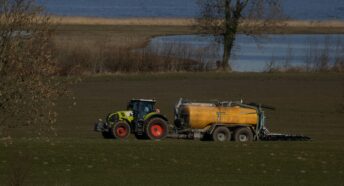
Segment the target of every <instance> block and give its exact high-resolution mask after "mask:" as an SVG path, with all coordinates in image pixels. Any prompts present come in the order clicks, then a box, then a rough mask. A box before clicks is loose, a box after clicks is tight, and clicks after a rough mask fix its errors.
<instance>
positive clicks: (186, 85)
mask: <svg viewBox="0 0 344 186" xmlns="http://www.w3.org/2000/svg"><path fill="white" fill-rule="evenodd" d="M343 82H344V76H343V75H342V74H315V73H314V74H313V73H308V74H300V73H299V74H255V73H252V74H251V73H248V74H246V73H238V74H235V73H234V74H227V73H161V74H132V75H125V74H123V75H102V76H94V77H88V78H86V79H84V80H83V82H81V83H80V84H77V85H75V86H73V87H72V88H73V90H74V92H75V97H76V105H75V106H73V104H72V103H71V102H70V100H67V99H63V100H60V101H59V103H58V105H57V111H58V112H59V118H58V123H57V124H56V132H57V134H58V136H55V137H51V138H50V140H49V141H43V140H37V139H35V138H30V129H28V128H23V129H20V130H17V129H13V130H12V134H13V137H14V138H15V140H14V144H13V145H11V146H9V147H4V146H3V145H1V146H0V152H1V153H0V180H1V182H0V185H6V184H7V183H8V182H10V178H12V177H15V178H20V177H23V181H24V183H26V184H27V185H99V184H101V185H114V184H115V185H124V184H126V185H137V184H140V185H177V184H178V185H215V184H216V185H229V184H236V185H248V184H250V185H277V184H278V185H291V184H292V185H341V183H343V181H344V180H343V174H344V173H343V171H344V169H343V165H344V162H343V158H342V156H343V155H344V150H343V148H342V145H343V143H344V127H343V123H344V84H343ZM133 97H136V98H156V99H157V100H158V107H159V108H160V109H161V111H162V112H163V113H165V114H166V115H167V116H168V118H169V119H170V120H172V119H173V105H174V103H175V102H176V101H177V99H178V98H180V97H184V98H190V99H196V100H197V99H200V100H209V99H220V100H240V99H244V101H247V102H250V101H254V102H258V103H264V104H267V105H272V106H275V107H276V108H277V110H276V111H274V112H270V111H269V112H267V113H266V114H267V116H268V121H267V122H268V128H269V129H270V130H271V131H273V132H283V133H293V134H304V135H307V136H310V137H312V138H313V141H310V142H254V143H248V144H237V143H230V142H229V143H213V142H200V141H185V140H165V141H160V142H152V141H139V140H136V139H134V138H131V139H129V140H128V141H124V142H120V141H113V140H105V139H102V137H101V135H100V134H99V133H96V132H93V131H92V129H93V123H94V122H95V121H96V120H97V119H98V118H100V117H104V116H105V115H106V114H107V113H109V112H111V111H115V110H122V109H123V108H125V106H126V103H127V101H128V100H129V99H131V98H133ZM14 165H16V166H14Z"/></svg>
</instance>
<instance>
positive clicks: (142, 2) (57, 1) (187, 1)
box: [37, 0, 344, 20]
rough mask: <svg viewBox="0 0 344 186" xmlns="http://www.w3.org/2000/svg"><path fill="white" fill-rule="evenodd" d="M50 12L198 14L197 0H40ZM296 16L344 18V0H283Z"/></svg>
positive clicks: (149, 15)
mask: <svg viewBox="0 0 344 186" xmlns="http://www.w3.org/2000/svg"><path fill="white" fill-rule="evenodd" d="M37 1H38V3H40V4H42V5H44V6H45V7H46V9H47V11H48V12H50V13H52V14H56V15H64V16H91V17H110V18H113V17H194V16H196V15H197V14H198V6H197V4H196V0H72V1H71V0H37ZM282 3H283V9H284V12H285V14H286V15H287V16H289V17H290V18H294V19H311V20H314V19H318V20H324V19H344V0H282Z"/></svg>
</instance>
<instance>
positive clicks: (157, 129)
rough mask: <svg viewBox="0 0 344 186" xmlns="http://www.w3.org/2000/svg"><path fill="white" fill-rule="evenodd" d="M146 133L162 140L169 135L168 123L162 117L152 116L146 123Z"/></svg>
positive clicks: (154, 138)
mask: <svg viewBox="0 0 344 186" xmlns="http://www.w3.org/2000/svg"><path fill="white" fill-rule="evenodd" d="M146 134H147V136H148V138H149V139H151V140H161V139H164V138H166V137H167V134H168V125H167V122H166V121H165V120H163V119H161V118H152V119H150V120H149V121H148V123H147V125H146Z"/></svg>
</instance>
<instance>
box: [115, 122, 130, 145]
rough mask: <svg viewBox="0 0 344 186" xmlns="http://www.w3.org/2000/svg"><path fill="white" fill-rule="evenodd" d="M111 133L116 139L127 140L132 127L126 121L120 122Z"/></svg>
mask: <svg viewBox="0 0 344 186" xmlns="http://www.w3.org/2000/svg"><path fill="white" fill-rule="evenodd" d="M111 133H112V135H113V136H114V137H115V138H116V139H121V140H123V139H127V138H128V137H129V135H130V126H129V124H128V123H127V122H125V121H119V122H117V123H116V124H115V125H114V126H113V127H112V128H111Z"/></svg>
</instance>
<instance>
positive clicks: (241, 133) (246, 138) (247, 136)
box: [234, 127, 253, 142]
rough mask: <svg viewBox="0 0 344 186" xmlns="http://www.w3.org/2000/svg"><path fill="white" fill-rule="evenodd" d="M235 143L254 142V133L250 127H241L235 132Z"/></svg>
mask: <svg viewBox="0 0 344 186" xmlns="http://www.w3.org/2000/svg"><path fill="white" fill-rule="evenodd" d="M234 141H236V142H250V141H253V133H252V131H251V129H250V128H248V127H240V128H237V129H236V130H235V131H234Z"/></svg>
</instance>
